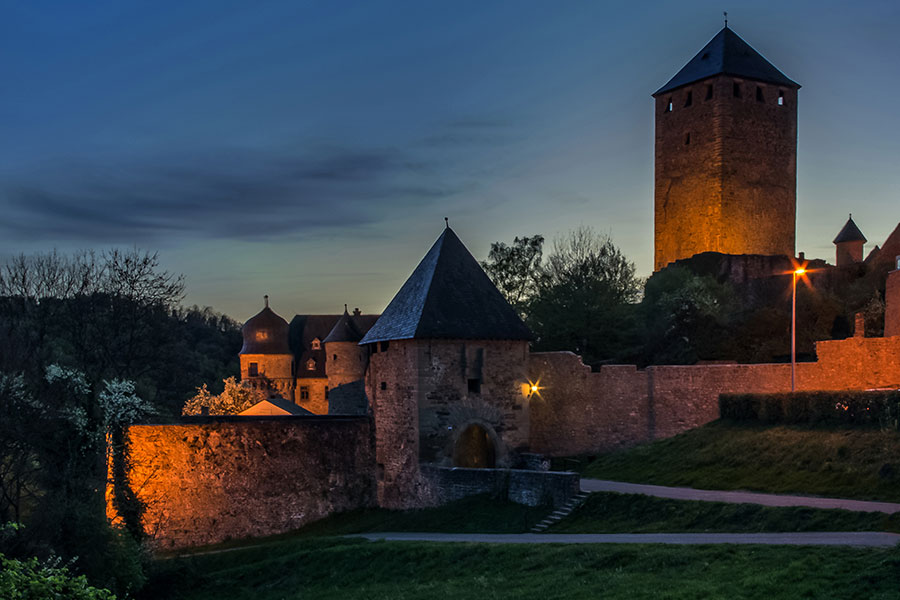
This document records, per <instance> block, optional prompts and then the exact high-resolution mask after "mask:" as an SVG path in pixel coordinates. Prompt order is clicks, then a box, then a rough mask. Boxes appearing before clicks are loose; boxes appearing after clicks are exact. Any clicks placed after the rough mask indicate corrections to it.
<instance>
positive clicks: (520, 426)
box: [366, 340, 530, 507]
mask: <svg viewBox="0 0 900 600" xmlns="http://www.w3.org/2000/svg"><path fill="white" fill-rule="evenodd" d="M380 348H381V347H380V345H379V351H378V352H375V353H372V354H371V357H370V369H369V373H368V375H367V379H366V392H367V395H368V397H369V401H370V402H371V404H372V409H373V414H374V418H375V428H376V431H377V432H378V435H377V438H378V439H377V444H376V457H377V458H376V461H377V463H378V471H379V501H380V503H381V504H382V505H383V506H390V507H398V506H411V505H415V503H416V502H419V501H420V500H417V499H416V497H417V496H422V495H423V494H426V493H427V490H426V489H425V487H426V486H424V484H423V482H422V481H421V478H419V477H418V465H419V464H420V463H429V464H435V465H443V466H450V465H452V462H453V449H454V447H455V445H456V442H457V438H458V436H459V435H460V434H462V433H463V431H464V430H465V428H466V427H467V426H469V425H472V424H475V425H479V426H481V427H483V428H484V429H485V430H486V431H487V432H488V433H489V435H490V437H491V440H492V442H493V444H494V447H495V451H496V460H497V463H496V464H497V466H498V467H506V466H511V465H512V464H513V463H514V461H515V458H516V452H517V451H521V450H525V449H527V447H528V444H529V439H530V435H529V427H530V418H529V415H528V401H527V395H526V394H525V393H524V390H525V389H527V381H528V378H527V375H528V374H527V365H528V344H527V342H523V341H515V342H513V341H474V340H430V341H429V340H395V341H391V342H390V343H389V345H388V347H387V350H381V349H380ZM470 386H472V387H471V388H470Z"/></svg>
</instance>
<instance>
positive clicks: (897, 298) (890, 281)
mask: <svg viewBox="0 0 900 600" xmlns="http://www.w3.org/2000/svg"><path fill="white" fill-rule="evenodd" d="M884 335H885V337H890V336H897V335H900V269H897V270H895V271H891V272H890V273H888V276H887V284H886V286H885V293H884Z"/></svg>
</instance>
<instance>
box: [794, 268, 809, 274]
mask: <svg viewBox="0 0 900 600" xmlns="http://www.w3.org/2000/svg"><path fill="white" fill-rule="evenodd" d="M804 273H806V269H804V268H803V267H800V268H799V269H797V270H796V271H794V275H803V274H804Z"/></svg>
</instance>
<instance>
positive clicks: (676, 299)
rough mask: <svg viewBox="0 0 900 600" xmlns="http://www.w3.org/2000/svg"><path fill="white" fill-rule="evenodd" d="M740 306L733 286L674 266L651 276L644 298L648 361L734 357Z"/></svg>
mask: <svg viewBox="0 0 900 600" xmlns="http://www.w3.org/2000/svg"><path fill="white" fill-rule="evenodd" d="M738 310H739V302H738V301H737V298H736V297H735V295H734V291H733V290H732V288H731V286H729V285H727V284H720V283H718V282H717V281H716V280H715V279H713V278H712V277H709V276H700V275H696V274H694V273H692V272H691V271H690V270H688V269H686V268H684V267H680V266H670V267H668V268H666V269H664V270H662V271H660V272H658V273H656V274H655V275H654V276H653V277H651V278H650V280H649V281H648V282H647V285H646V288H645V292H644V299H643V301H642V302H641V306H640V314H641V322H642V323H643V326H644V354H643V357H642V360H641V362H642V363H644V364H693V363H695V362H697V360H700V359H705V360H712V359H722V358H729V354H730V352H731V350H732V348H733V345H732V339H733V338H732V336H731V335H730V328H731V326H732V325H733V319H734V317H735V314H736V312H737V311H738Z"/></svg>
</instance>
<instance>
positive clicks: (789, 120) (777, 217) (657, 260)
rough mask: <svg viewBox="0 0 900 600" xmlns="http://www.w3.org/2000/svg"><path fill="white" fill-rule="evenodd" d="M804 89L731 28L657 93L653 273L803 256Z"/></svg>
mask: <svg viewBox="0 0 900 600" xmlns="http://www.w3.org/2000/svg"><path fill="white" fill-rule="evenodd" d="M799 88H800V86H799V85H798V84H797V83H795V82H793V81H791V80H790V79H788V78H787V77H786V76H785V75H784V74H782V73H781V71H779V70H778V69H776V68H775V67H774V66H773V65H772V64H771V63H769V62H768V61H767V60H766V59H765V58H763V57H762V56H761V55H760V54H759V53H758V52H756V50H754V49H753V48H751V47H750V45H749V44H747V42H745V41H744V40H742V39H741V38H740V37H739V36H738V35H737V34H736V33H734V32H733V31H732V30H731V29H729V28H728V27H727V26H726V27H724V28H723V29H722V30H721V31H720V32H719V33H718V34H716V36H715V37H714V38H713V39H712V40H711V41H710V42H709V43H708V44H707V45H706V46H704V48H703V49H702V50H700V52H699V53H697V55H696V56H695V57H694V58H692V59H691V60H690V62H688V63H687V64H686V65H685V66H684V68H682V69H681V70H680V71H679V72H678V73H677V74H676V75H675V76H674V77H673V78H672V79H671V80H669V82H668V83H666V84H665V85H664V86H663V87H661V88H660V89H659V91H657V92H656V93H655V94H653V97H654V98H655V99H656V151H655V162H656V180H655V210H654V226H655V236H654V242H655V246H654V270H659V269H661V268H663V267H665V266H666V265H668V264H669V263H670V262H672V261H675V260H678V259H680V258H689V257H691V256H693V255H695V254H699V253H700V252H710V251H712V252H722V253H725V254H768V255H775V254H780V255H788V256H793V255H794V236H795V221H796V203H797V197H796V191H797V90H798V89H799Z"/></svg>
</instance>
